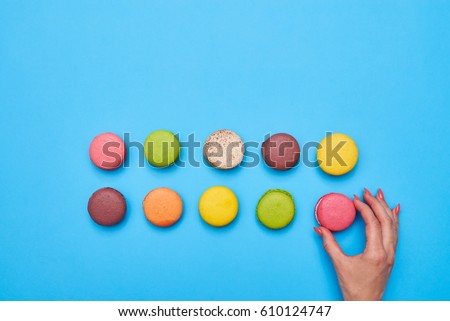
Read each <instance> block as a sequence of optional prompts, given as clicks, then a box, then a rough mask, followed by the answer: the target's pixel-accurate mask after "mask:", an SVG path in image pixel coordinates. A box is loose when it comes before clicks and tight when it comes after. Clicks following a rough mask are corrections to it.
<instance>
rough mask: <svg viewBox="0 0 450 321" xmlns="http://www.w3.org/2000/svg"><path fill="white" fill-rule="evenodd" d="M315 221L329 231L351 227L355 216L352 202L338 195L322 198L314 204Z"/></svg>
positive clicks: (332, 194) (328, 195) (327, 195)
mask: <svg viewBox="0 0 450 321" xmlns="http://www.w3.org/2000/svg"><path fill="white" fill-rule="evenodd" d="M315 214H316V220H317V222H318V223H319V224H320V225H321V226H324V227H326V228H327V229H329V230H330V231H334V232H337V231H342V230H345V229H346V228H347V227H349V226H350V225H352V223H353V221H354V220H355V216H356V209H355V205H354V204H353V201H352V200H351V199H350V198H348V197H347V196H345V195H343V194H339V193H330V194H326V195H324V196H322V197H321V198H320V199H319V201H318V202H317V204H316V209H315Z"/></svg>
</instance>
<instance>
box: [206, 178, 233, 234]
mask: <svg viewBox="0 0 450 321" xmlns="http://www.w3.org/2000/svg"><path fill="white" fill-rule="evenodd" d="M198 210H199V212H200V216H201V217H202V219H203V220H204V221H205V222H206V223H208V224H209V225H212V226H215V227H221V226H225V225H228V224H230V223H231V222H232V221H233V220H234V219H235V218H236V215H237V213H238V199H237V197H236V195H235V194H234V193H233V191H232V190H230V189H229V188H227V187H225V186H213V187H210V188H208V189H207V190H206V191H205V192H204V193H203V195H202V196H201V197H200V201H199V202H198Z"/></svg>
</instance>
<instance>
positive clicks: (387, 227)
mask: <svg viewBox="0 0 450 321" xmlns="http://www.w3.org/2000/svg"><path fill="white" fill-rule="evenodd" d="M363 197H364V200H365V201H366V202H367V204H369V206H370V207H371V209H372V211H373V213H374V214H375V216H376V217H377V219H378V221H379V222H380V225H381V235H382V239H383V247H384V249H385V250H386V252H387V253H388V255H394V254H395V235H394V223H393V220H392V218H391V217H390V216H389V215H388V213H387V212H386V210H385V209H384V207H383V205H381V203H380V201H379V200H378V199H377V198H375V197H373V196H372V194H370V192H369V190H368V189H367V188H365V189H364V194H363Z"/></svg>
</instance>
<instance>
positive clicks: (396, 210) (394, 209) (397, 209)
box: [391, 203, 400, 225]
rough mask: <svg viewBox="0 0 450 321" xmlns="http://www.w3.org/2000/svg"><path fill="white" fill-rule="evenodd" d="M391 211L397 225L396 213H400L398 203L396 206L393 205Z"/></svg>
mask: <svg viewBox="0 0 450 321" xmlns="http://www.w3.org/2000/svg"><path fill="white" fill-rule="evenodd" d="M391 211H392V214H393V215H394V221H395V223H397V225H398V214H399V213H400V203H399V204H397V206H396V207H394V208H393V209H392V210H391Z"/></svg>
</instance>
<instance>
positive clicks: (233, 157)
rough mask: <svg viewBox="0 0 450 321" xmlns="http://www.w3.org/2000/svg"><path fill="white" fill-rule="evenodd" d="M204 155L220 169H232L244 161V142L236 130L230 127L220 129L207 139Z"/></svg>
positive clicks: (212, 164)
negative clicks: (229, 128)
mask: <svg viewBox="0 0 450 321" xmlns="http://www.w3.org/2000/svg"><path fill="white" fill-rule="evenodd" d="M219 146H220V147H219ZM203 155H204V156H205V158H206V160H207V161H208V163H209V164H211V166H213V167H215V168H218V169H231V168H234V167H236V166H238V165H239V164H240V163H241V162H242V159H243V158H244V143H243V141H242V139H241V137H239V135H238V134H236V133H235V132H233V131H231V130H228V129H222V130H218V131H215V132H214V133H212V134H211V135H209V136H208V138H207V139H206V141H205V144H204V145H203Z"/></svg>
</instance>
